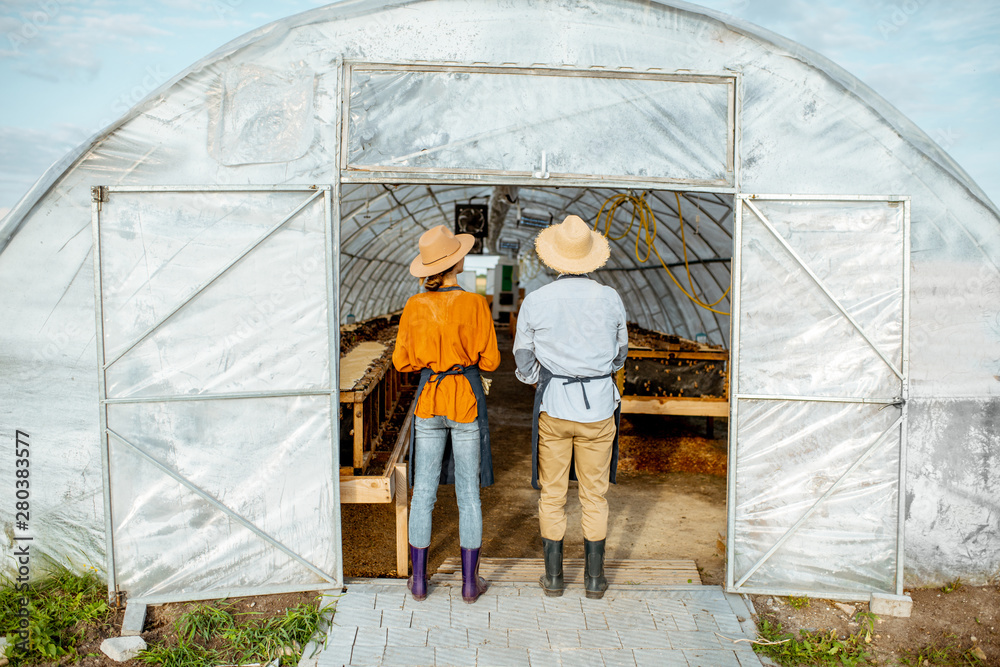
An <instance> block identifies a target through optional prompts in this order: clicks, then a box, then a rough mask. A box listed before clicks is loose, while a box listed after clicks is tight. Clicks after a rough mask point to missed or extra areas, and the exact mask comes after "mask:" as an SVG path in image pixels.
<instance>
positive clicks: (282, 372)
mask: <svg viewBox="0 0 1000 667" xmlns="http://www.w3.org/2000/svg"><path fill="white" fill-rule="evenodd" d="M92 209H93V228H94V239H95V244H94V261H95V279H96V283H97V285H96V287H97V289H96V304H97V332H98V338H97V341H98V344H97V349H98V363H99V376H98V382H99V387H98V390H99V396H100V420H101V436H102V460H103V468H104V490H105V493H104V496H105V507H104V509H105V520H106V539H107V554H108V587H109V593H110V594H112V595H115V594H117V593H120V592H124V593H127V594H128V597H129V600H130V602H133V601H139V602H143V603H146V604H153V603H159V602H171V601H179V600H200V599H216V598H223V597H234V596H239V595H261V594H268V593H281V592H292V591H313V590H320V589H325V588H339V587H340V586H342V582H343V574H342V566H341V549H340V546H341V545H340V510H339V484H338V480H339V474H338V468H339V462H338V447H337V438H338V429H337V428H336V427H337V421H336V420H337V415H338V412H337V405H338V403H337V402H338V396H337V387H338V385H337V382H336V373H337V365H336V363H333V364H331V360H336V359H337V355H336V352H335V351H336V349H337V347H336V346H337V343H338V332H339V328H338V327H337V326H336V322H337V316H338V313H337V307H336V303H337V301H336V299H335V298H334V295H335V288H334V285H333V279H332V276H333V275H335V270H336V267H337V265H336V263H337V262H338V259H337V256H336V254H335V253H334V248H335V247H337V236H336V235H337V227H336V226H335V225H333V224H332V219H333V211H332V192H331V188H329V187H325V188H321V187H315V186H294V185H293V186H279V187H273V188H267V187H259V186H254V187H246V188H239V187H219V188H211V187H205V188H186V189H185V188H172V187H156V186H149V187H144V188H137V187H136V188H133V187H124V186H122V187H95V188H94V189H93V204H92Z"/></svg>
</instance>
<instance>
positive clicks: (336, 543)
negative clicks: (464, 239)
mask: <svg viewBox="0 0 1000 667" xmlns="http://www.w3.org/2000/svg"><path fill="white" fill-rule="evenodd" d="M164 192H184V193H198V192H204V193H213V192H216V193H230V192H247V193H258V192H265V193H266V192H292V193H299V192H300V193H303V194H307V195H311V196H309V197H306V198H305V200H304V201H303V202H302V203H300V204H298V205H297V206H296V207H295V208H294V209H293V211H292V212H291V213H289V214H288V215H286V216H285V217H284V218H283V219H282V220H281V222H279V223H278V224H276V225H273V226H271V227H270V228H269V229H268V230H267V231H266V232H265V233H264V234H263V235H261V236H259V237H258V238H257V239H256V240H255V241H253V242H252V243H251V244H249V245H248V246H246V247H245V248H244V249H243V250H242V251H240V252H239V254H238V255H237V256H236V257H235V258H234V259H231V260H230V261H229V262H228V263H226V264H225V265H224V266H223V267H222V268H221V269H220V270H218V271H217V272H215V273H214V274H213V275H212V276H211V277H210V278H208V279H207V280H205V281H204V282H202V283H201V284H200V285H198V286H197V287H196V288H195V289H194V291H193V292H192V293H191V294H189V295H188V296H187V297H186V298H185V299H184V300H183V301H182V302H181V303H180V304H179V305H177V306H176V307H174V308H173V309H172V310H170V311H169V312H168V313H167V314H166V315H164V316H163V317H161V318H159V319H158V320H157V321H156V322H155V323H154V324H153V325H151V326H150V327H148V328H147V329H146V330H145V331H144V332H143V333H142V334H141V335H140V336H139V337H138V338H136V339H135V340H133V341H132V342H131V344H129V345H128V346H127V347H125V348H124V350H123V351H121V352H119V354H118V355H116V356H115V358H114V359H111V360H110V361H109V360H107V358H106V355H105V350H104V303H103V290H102V266H101V226H100V216H101V211H102V208H103V205H104V203H106V202H107V201H108V200H109V195H111V194H114V193H164ZM339 195H340V185H339V183H336V184H335V185H274V186H260V185H250V186H239V185H216V186H168V185H150V186H94V187H92V188H91V221H92V228H93V236H94V283H95V298H94V303H95V305H96V309H95V310H96V317H97V367H98V398H99V408H100V409H99V419H100V434H101V441H102V442H101V468H102V482H103V491H104V528H105V548H106V552H107V556H106V558H107V565H106V567H107V572H108V597H109V599H111V600H114V599H115V598H116V597H117V596H118V593H119V591H118V573H117V569H116V562H115V548H114V534H113V527H114V522H113V520H112V504H111V467H110V439H111V438H114V439H115V440H116V441H118V442H120V443H122V444H124V445H127V446H128V447H129V448H131V449H132V450H133V451H135V452H136V453H138V454H139V455H140V456H141V457H143V458H144V459H145V460H146V461H148V462H150V463H152V464H153V465H154V466H156V467H157V468H159V469H160V471H161V472H163V473H165V474H166V475H168V476H169V477H171V478H173V479H174V480H175V481H177V482H178V483H180V484H181V485H182V486H184V487H185V488H186V489H188V490H190V491H192V492H194V493H195V494H196V495H198V496H199V497H201V498H202V499H203V500H206V501H207V502H209V503H210V504H211V505H212V506H214V507H215V508H216V509H218V510H220V511H221V512H222V513H223V514H225V515H226V516H228V517H229V518H231V519H233V520H235V521H236V522H237V523H240V524H241V525H243V526H244V527H245V528H247V529H248V530H250V531H251V532H253V533H254V534H255V535H257V536H258V537H260V538H261V539H263V540H264V541H265V542H267V543H268V544H270V545H271V546H273V547H275V548H276V549H278V550H279V551H281V552H283V553H284V554H285V555H287V556H289V557H291V558H292V559H293V560H295V561H297V562H298V563H299V564H301V565H303V566H304V567H306V568H307V569H309V570H311V571H312V572H313V573H315V574H317V575H318V576H320V577H321V578H323V579H325V580H326V583H310V584H303V585H282V586H250V587H247V588H237V589H216V590H210V591H200V592H192V593H178V594H166V595H152V596H148V597H143V598H133V601H138V602H140V603H143V604H160V603H166V602H181V601H188V600H204V599H215V598H227V597H236V596H241V595H267V594H274V593H290V592H299V591H315V590H328V589H339V588H343V585H344V568H343V548H342V546H343V545H342V536H341V522H340V520H339V519H338V520H336V521H334V535H332V536H331V538H332V540H333V548H334V550H335V552H336V554H337V569H336V572H334V573H332V574H331V573H327V572H324V571H323V570H321V569H320V568H318V567H316V566H315V565H313V564H312V563H310V562H309V561H307V560H306V559H305V558H303V557H301V556H299V555H298V554H297V553H295V552H294V551H293V550H292V549H291V548H289V547H288V546H286V545H284V544H282V543H281V542H280V541H278V540H277V539H275V538H274V537H271V536H270V535H268V534H267V533H265V532H264V531H262V530H261V529H259V528H258V527H257V526H255V525H254V524H253V523H251V522H250V521H249V520H247V519H245V518H244V517H242V516H240V515H239V514H238V513H236V512H235V511H233V510H231V509H229V508H228V507H226V506H225V505H224V504H223V503H222V502H220V501H219V500H217V499H216V498H214V497H213V496H212V495H211V494H209V493H208V492H206V491H204V490H203V489H201V488H199V487H198V486H197V485H195V484H194V483H192V482H190V481H189V480H187V479H186V478H184V476H183V475H181V474H180V473H178V472H176V471H175V470H173V469H171V468H170V467H169V466H167V465H166V464H164V463H163V462H161V461H159V460H158V459H156V458H155V457H153V456H152V455H150V454H149V453H147V452H145V451H144V450H143V449H142V448H141V447H140V446H138V445H136V444H135V443H132V442H129V441H128V440H127V439H126V438H124V437H122V436H121V435H119V434H118V433H116V432H114V431H113V430H112V429H111V428H109V427H108V408H107V406H108V405H110V404H116V403H151V402H176V401H190V400H225V399H238V398H278V397H289V396H329V398H330V424H329V442H330V443H331V447H332V449H333V451H332V454H333V469H332V470H331V471H330V474H331V479H332V480H333V482H332V490H333V491H332V504H333V507H335V508H338V509H339V507H340V447H339V440H340V429H339V423H338V421H339V420H338V419H337V415H338V414H339V405H340V383H339V380H340V364H339V363H338V360H339V358H340V355H339V349H340V326H339V322H340V299H339V298H338V295H339V284H338V283H335V281H334V276H335V275H338V276H339V274H340V253H339V249H340V224H339V216H340V207H339V202H338V205H337V206H334V205H333V201H332V200H333V198H334V197H337V198H338V199H339ZM321 197H322V199H323V217H324V223H325V224H324V235H325V239H326V241H325V247H324V255H325V256H326V298H327V320H328V328H329V330H328V334H329V335H328V338H329V343H328V354H329V359H330V364H329V365H330V371H329V375H330V377H329V383H330V385H329V388H328V389H327V390H290V391H288V390H286V391H275V392H266V391H265V392H260V391H254V392H220V393H216V394H199V395H197V396H193V397H189V396H183V395H182V396H158V397H142V398H108V395H107V386H106V375H105V374H106V372H107V369H108V368H110V367H111V366H112V365H113V364H114V363H115V362H117V361H118V360H119V359H121V358H122V357H123V356H125V355H126V354H127V353H128V352H129V351H130V350H131V349H133V348H134V347H135V346H136V345H138V344H139V343H140V342H142V341H143V340H145V339H146V338H147V337H148V336H149V335H150V334H152V333H153V332H154V331H155V330H157V329H158V328H159V327H160V326H161V325H162V324H163V323H164V322H166V321H167V320H169V319H170V318H171V317H173V316H174V315H175V314H176V313H178V312H180V311H181V310H182V309H183V308H184V306H186V305H187V304H188V303H190V302H191V301H193V300H194V299H195V298H196V297H197V296H198V295H199V294H201V293H202V292H203V291H204V290H206V289H207V288H208V287H209V286H211V285H212V284H213V283H214V282H215V281H216V280H218V279H219V278H221V277H222V276H223V275H225V274H226V273H227V272H228V271H229V270H230V269H231V268H233V267H234V266H236V265H237V264H238V263H239V262H240V261H241V260H242V259H243V258H245V257H247V256H248V255H250V254H251V253H252V252H253V251H254V250H255V249H256V248H257V247H258V246H259V245H261V244H262V243H263V242H264V241H265V240H267V239H268V238H270V237H271V236H272V235H273V234H274V233H276V232H277V231H278V230H280V229H281V228H282V227H284V225H285V224H286V223H287V222H288V221H289V220H291V219H292V218H294V217H295V216H296V215H297V214H298V213H299V212H301V211H302V210H304V209H305V208H306V207H308V206H309V205H310V204H312V203H313V202H315V201H316V200H317V199H319V198H321Z"/></svg>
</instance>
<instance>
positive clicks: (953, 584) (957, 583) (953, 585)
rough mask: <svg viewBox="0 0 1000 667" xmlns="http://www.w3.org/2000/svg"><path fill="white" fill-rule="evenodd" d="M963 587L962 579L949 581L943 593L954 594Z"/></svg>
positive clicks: (942, 589)
mask: <svg viewBox="0 0 1000 667" xmlns="http://www.w3.org/2000/svg"><path fill="white" fill-rule="evenodd" d="M961 587H962V577H959V578H958V579H955V580H954V581H949V582H948V583H947V584H945V585H944V586H942V587H941V592H942V593H953V592H954V591H957V590H958V589H959V588H961Z"/></svg>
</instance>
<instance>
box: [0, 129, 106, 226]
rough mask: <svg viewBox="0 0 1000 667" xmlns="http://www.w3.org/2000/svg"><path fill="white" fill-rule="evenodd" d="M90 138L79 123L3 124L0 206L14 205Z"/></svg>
mask: <svg viewBox="0 0 1000 667" xmlns="http://www.w3.org/2000/svg"><path fill="white" fill-rule="evenodd" d="M87 137H88V132H87V131H86V130H85V129H84V128H82V127H79V126H76V125H66V124H61V125H56V126H54V127H52V128H51V129H49V130H31V129H25V128H22V127H10V126H6V127H0V206H4V207H12V206H13V205H14V204H16V203H17V202H18V201H19V200H20V199H21V197H23V196H24V194H25V193H26V192H27V191H28V190H29V189H30V188H31V186H32V185H33V184H34V182H35V181H36V180H38V178H39V177H40V176H41V175H42V174H43V173H45V170H47V169H48V168H49V167H50V166H51V165H52V164H53V163H54V162H56V161H57V160H60V159H61V158H62V157H63V156H65V155H66V153H68V152H69V151H70V150H71V149H72V148H74V147H76V146H78V145H79V144H80V143H82V142H83V141H84V140H85V139H87Z"/></svg>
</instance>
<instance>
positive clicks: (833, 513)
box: [0, 0, 1000, 601]
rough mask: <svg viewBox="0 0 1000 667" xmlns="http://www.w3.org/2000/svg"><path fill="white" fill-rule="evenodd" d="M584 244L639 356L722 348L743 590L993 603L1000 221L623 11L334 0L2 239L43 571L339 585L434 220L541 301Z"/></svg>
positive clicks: (655, 13) (808, 105) (177, 103)
mask: <svg viewBox="0 0 1000 667" xmlns="http://www.w3.org/2000/svg"><path fill="white" fill-rule="evenodd" d="M568 214H575V215H579V216H581V217H582V218H583V219H584V220H587V221H588V222H590V223H591V224H594V225H596V226H598V228H599V229H600V230H601V231H602V232H606V233H607V235H608V236H609V238H610V239H611V245H612V255H611V259H610V261H609V262H608V264H607V266H606V267H605V268H604V269H602V270H600V271H599V272H597V273H596V274H595V276H594V277H595V278H596V279H597V280H599V281H600V282H603V283H605V284H607V285H611V286H613V287H614V288H616V289H617V290H618V292H619V293H620V294H621V296H622V298H623V300H624V302H625V305H626V309H627V311H628V314H629V317H630V319H631V320H633V321H634V322H635V323H636V324H637V325H638V326H640V327H644V328H646V329H650V330H655V331H659V332H666V333H668V334H673V335H677V336H680V337H682V338H685V339H690V340H699V341H704V342H705V343H706V344H709V345H713V346H721V349H724V350H727V351H728V369H729V370H728V373H729V375H728V382H729V385H728V389H727V390H728V402H727V404H726V405H725V407H724V408H723V413H722V414H725V415H726V416H728V424H729V435H728V438H729V467H728V475H729V477H728V503H727V514H728V526H727V528H726V532H727V534H726V548H727V554H726V555H727V571H726V588H727V590H730V591H733V592H754V593H756V592H770V593H774V594H810V595H825V596H832V597H840V598H843V599H859V600H860V599H868V597H869V596H870V595H871V594H872V593H875V592H880V593H886V594H895V595H901V594H902V593H903V587H904V584H905V585H906V586H910V585H934V584H939V583H940V582H944V581H950V580H954V579H955V578H957V577H961V578H962V580H963V581H967V582H979V583H982V582H985V581H987V580H988V579H989V578H990V577H991V576H995V574H996V572H997V571H998V569H1000V529H998V528H1000V526H998V523H997V521H998V519H997V517H998V515H1000V514H998V511H997V506H996V498H997V497H998V495H1000V428H998V427H997V426H998V425H997V415H1000V361H998V360H1000V319H998V316H997V313H998V312H1000V290H998V289H997V284H998V277H1000V275H998V264H997V263H998V260H1000V211H998V209H997V207H996V206H995V205H994V204H993V203H992V202H990V201H989V200H988V198H987V197H986V195H985V194H984V193H983V192H982V190H981V189H980V188H979V187H978V186H977V185H976V184H975V183H974V182H972V181H971V179H970V178H969V177H968V176H967V175H966V174H965V173H964V172H963V171H962V169H961V168H960V167H959V166H958V165H957V164H956V163H955V162H954V161H953V160H952V159H951V158H950V157H949V156H948V155H947V154H946V153H945V152H944V151H943V150H942V149H941V148H940V147H939V146H937V145H936V144H935V143H934V142H933V141H932V140H930V139H929V138H928V137H927V135H926V134H924V133H923V132H922V131H921V130H920V129H919V128H917V127H916V126H915V125H914V124H913V123H912V122H910V121H909V120H908V119H907V118H905V117H903V116H902V115H901V114H900V113H899V112H898V111H897V110H895V109H894V108H892V107H891V106H890V105H889V104H888V103H887V102H885V100H883V99H881V98H880V97H879V96H878V95H877V94H876V93H874V92H873V91H872V90H870V89H869V88H867V87H866V86H865V85H864V84H862V83H861V82H859V81H858V80H857V79H856V78H854V77H853V76H851V75H850V74H849V73H847V72H846V71H844V70H842V69H841V68H840V67H838V66H837V65H835V64H833V63H832V62H830V61H828V60H826V59H824V58H823V57H822V56H820V55H818V54H816V53H814V52H811V51H809V50H807V49H805V48H804V47H802V46H800V45H798V44H796V43H793V42H790V41H788V40H786V39H784V38H782V37H780V36H778V35H775V34H772V33H769V32H767V31H765V30H762V29H760V28H758V27H756V26H752V25H750V24H746V23H743V22H740V21H738V20H736V19H733V18H731V17H727V16H724V15H721V14H716V13H713V12H711V11H708V10H705V9H703V8H700V7H697V6H694V5H689V4H686V3H681V2H672V3H659V2H639V1H630V0H616V1H614V2H605V3H590V2H558V3H535V2H528V1H526V0H511V1H505V2H486V3H466V2H458V1H455V0H425V1H422V2H399V3H383V2H363V1H362V2H341V3H334V4H332V5H329V6H326V7H323V8H319V9H315V10H312V11H309V12H306V13H303V14H300V15H297V16H292V17H289V18H286V19H284V20H282V21H279V22H276V23H273V24H271V25H268V26H265V27H263V28H260V29H258V30H255V31H253V32H251V33H248V34H247V35H245V36H244V37H242V38H240V39H238V40H235V41H233V42H231V43H229V44H226V45H225V46H223V47H221V48H220V49H219V50H217V51H216V52H214V53H212V54H210V55H208V56H206V57H205V58H204V59H202V60H201V61H199V62H197V63H195V64H194V65H192V66H191V67H190V68H189V69H187V70H186V71H184V72H182V73H180V74H178V75H177V76H176V77H175V78H174V79H172V80H171V81H170V82H168V83H167V84H165V85H164V86H163V87H161V88H160V89H159V90H157V91H155V92H154V93H152V94H151V95H150V96H149V97H147V98H146V99H145V100H143V101H142V102H140V103H139V104H138V105H136V106H135V107H134V108H133V109H131V111H130V112H129V113H128V114H126V115H125V116H124V117H122V118H121V119H119V120H118V121H116V122H115V123H114V124H112V125H111V126H109V127H108V128H106V129H105V130H104V131H103V132H101V133H100V134H99V135H97V136H95V137H93V138H92V139H91V140H89V141H88V142H87V143H86V144H85V145H82V146H80V147H79V148H78V149H77V150H75V151H74V152H73V153H71V154H70V155H67V156H66V158H65V159H64V160H63V161H61V162H60V163H59V164H57V165H55V166H53V167H52V169H50V171H49V172H48V173H46V174H45V175H44V176H43V178H42V179H41V180H40V181H39V182H38V183H37V184H36V185H35V186H34V187H33V189H32V190H31V191H30V192H29V193H28V194H27V195H26V196H25V198H24V199H23V200H22V201H21V202H20V203H19V204H18V205H17V206H16V207H15V208H14V209H13V210H12V211H11V212H10V214H9V215H8V216H7V217H6V218H5V219H4V220H3V221H2V222H0V284H3V286H4V290H3V294H2V297H0V298H2V301H3V306H4V310H5V312H6V313H8V324H7V326H6V327H4V331H3V334H2V344H0V349H2V351H3V357H2V362H0V363H2V365H0V372H2V374H3V376H4V378H5V382H4V383H3V387H4V388H3V395H4V398H3V401H2V402H0V411H2V418H3V422H4V423H5V424H6V425H7V428H8V430H9V432H10V436H9V437H10V439H11V440H13V439H14V431H15V429H16V430H17V431H19V432H20V433H23V434H25V437H26V438H27V439H28V440H29V442H30V447H31V456H32V459H31V466H32V468H31V470H32V484H33V487H32V494H33V495H32V508H33V513H32V517H33V522H32V527H33V528H32V530H33V537H34V540H35V542H34V543H35V544H36V545H37V546H36V549H37V551H38V552H41V553H44V554H46V555H47V556H48V557H50V558H52V559H53V560H56V561H62V562H66V561H68V562H70V563H72V564H73V566H74V567H77V568H81V569H82V568H85V567H87V566H89V565H92V566H96V567H97V568H98V569H101V570H103V571H106V572H107V574H108V579H109V588H110V589H111V590H112V591H116V590H120V591H126V592H127V593H128V594H129V596H130V597H134V598H138V599H143V600H149V601H163V600H180V599H201V598H208V597H219V596H220V594H222V593H225V594H229V595H233V594H239V593H241V592H246V593H253V594H257V593H267V592H279V591H293V590H317V589H320V588H338V587H340V586H342V585H343V573H342V559H341V548H342V545H341V530H340V522H339V521H340V520H339V507H340V503H341V488H340V484H339V476H338V475H339V470H340V467H341V466H342V465H343V462H342V461H341V460H340V448H339V447H338V446H337V445H338V439H339V437H340V435H339V434H340V433H341V432H342V430H341V429H340V428H339V427H338V421H339V420H340V419H341V417H340V412H339V411H338V406H337V403H338V401H339V398H340V397H339V392H340V389H339V387H340V383H339V382H338V379H339V378H340V373H341V369H340V366H339V363H338V361H339V356H338V345H339V340H340V331H341V326H342V325H345V324H347V323H349V322H355V321H363V320H368V319H371V318H373V317H377V316H380V315H386V314H390V313H393V312H396V311H398V310H400V309H401V308H402V307H403V305H404V304H405V302H406V299H407V298H408V297H409V296H410V295H412V294H414V293H416V291H417V288H418V286H417V284H416V281H414V280H413V279H412V278H411V277H410V276H409V274H408V271H407V266H408V264H409V261H410V260H411V259H412V256H413V253H414V249H415V248H416V243H417V238H418V237H419V236H420V234H421V233H423V232H424V231H426V230H427V229H429V228H431V227H433V226H435V225H439V224H445V225H447V226H449V228H457V227H458V226H459V225H460V224H467V225H472V226H473V227H475V229H473V227H467V230H469V231H478V232H480V233H481V236H482V239H481V241H482V251H483V253H484V256H489V255H495V256H498V257H500V258H501V259H500V260H499V261H501V262H503V261H504V260H505V259H506V260H509V263H510V264H511V265H514V266H516V267H517V271H518V273H519V275H520V286H521V287H522V288H524V289H525V290H527V291H531V290H532V289H534V288H536V287H538V286H540V285H542V284H545V283H546V282H548V281H550V280H552V279H553V278H554V277H555V276H554V275H551V274H549V273H547V272H546V269H545V268H544V266H542V265H541V264H540V263H539V261H538V259H537V256H535V254H534V251H533V239H534V237H535V235H536V234H537V233H538V231H539V229H540V228H543V227H545V226H547V225H548V224H551V223H553V222H559V221H561V220H562V218H563V217H565V216H566V215H568ZM462 216H467V217H468V216H472V217H473V218H474V220H472V222H469V219H468V218H466V219H465V220H464V222H463V221H462V220H460V218H462ZM18 437H21V436H20V435H19V436H18ZM2 460H3V468H4V469H5V470H11V469H13V465H14V464H13V460H14V452H13V451H12V448H11V447H5V448H4V453H3V455H2ZM12 507H13V506H12V504H10V503H7V504H5V505H4V506H3V508H2V509H0V520H2V522H3V526H4V530H5V532H6V534H7V536H8V539H9V540H11V543H13V542H12V541H13V539H14V536H15V516H14V511H13V509H12ZM531 519H532V518H531V517H526V518H525V520H531ZM4 567H5V568H10V567H11V564H10V561H6V562H5V563H4Z"/></svg>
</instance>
